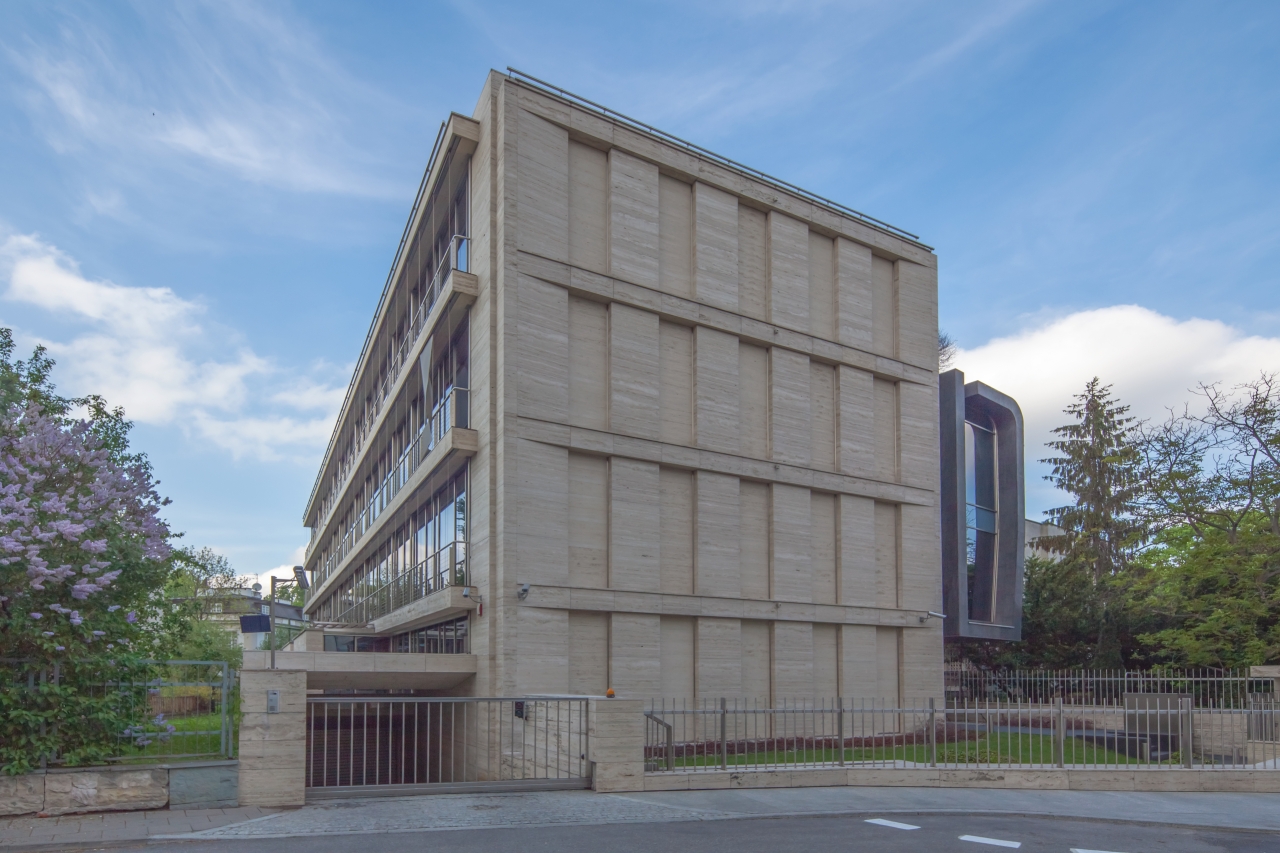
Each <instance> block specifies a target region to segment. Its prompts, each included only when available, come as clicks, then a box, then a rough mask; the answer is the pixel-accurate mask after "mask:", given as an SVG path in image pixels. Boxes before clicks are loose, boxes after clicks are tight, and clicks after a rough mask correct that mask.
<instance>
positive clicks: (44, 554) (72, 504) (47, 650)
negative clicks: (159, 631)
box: [0, 402, 172, 773]
mask: <svg viewBox="0 0 1280 853" xmlns="http://www.w3.org/2000/svg"><path fill="white" fill-rule="evenodd" d="M127 429H128V423H127V422H126V421H124V420H123V417H122V415H121V413H120V412H119V411H118V410H117V411H116V412H114V413H112V412H106V411H105V410H104V408H103V407H102V406H101V405H97V406H96V407H94V406H91V417H90V418H89V419H87V420H77V419H73V418H71V417H69V416H67V415H66V414H65V413H62V412H58V411H57V410H56V409H55V411H53V412H48V411H46V410H45V409H43V408H42V407H41V406H40V405H38V404H37V403H35V402H28V403H27V404H26V405H25V406H24V405H17V404H15V405H10V406H9V407H8V408H7V409H6V410H4V411H3V412H0V770H3V771H4V772H9V773H18V772H23V771H24V770H26V769H28V768H30V767H32V766H34V765H36V764H38V763H39V762H40V761H41V760H42V759H48V758H51V757H53V756H55V755H56V756H58V758H59V759H60V760H63V761H66V762H67V763H69V764H79V763H88V762H92V761H100V760H102V759H103V758H105V757H107V756H110V755H113V754H115V753H116V752H118V751H119V748H120V745H121V738H122V733H123V732H126V731H134V730H135V727H136V726H138V725H139V724H140V720H141V719H142V718H143V717H145V716H147V711H148V708H147V704H146V702H145V697H144V698H143V699H142V700H141V701H139V697H138V696H136V695H134V694H135V692H136V690H135V689H134V688H133V687H131V686H130V685H132V684H133V683H135V682H136V683H142V682H145V681H146V677H145V674H146V673H145V670H146V665H145V663H144V661H145V659H146V658H147V657H149V654H148V653H149V652H151V651H153V649H152V648H151V646H150V645H149V638H148V626H149V625H154V624H157V623H158V621H159V620H160V619H161V618H162V617H163V613H164V608H165V597H164V585H165V582H166V580H167V578H168V576H169V574H170V572H171V571H172V566H171V560H170V555H171V549H170V545H169V539H170V531H169V529H168V527H167V526H166V524H165V522H164V521H163V520H162V519H161V518H160V515H159V513H160V509H161V508H162V507H163V506H164V505H165V504H166V503H167V501H165V500H164V499H162V498H161V497H160V496H159V494H158V493H157V491H156V488H155V486H156V484H155V482H154V479H153V477H152V474H151V470H150V467H149V466H148V465H147V463H146V460H145V458H143V457H140V456H136V455H134V456H130V455H128V454H127V453H125V452H124V449H125V448H126V447H127V443H126V442H124V440H123V436H124V434H125V433H127Z"/></svg>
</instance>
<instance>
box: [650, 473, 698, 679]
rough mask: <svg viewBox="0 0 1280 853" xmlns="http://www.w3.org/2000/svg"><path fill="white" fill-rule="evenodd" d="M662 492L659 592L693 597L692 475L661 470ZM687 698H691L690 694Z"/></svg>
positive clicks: (659, 539)
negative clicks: (660, 582)
mask: <svg viewBox="0 0 1280 853" xmlns="http://www.w3.org/2000/svg"><path fill="white" fill-rule="evenodd" d="M658 485H659V488H660V489H661V490H662V495H661V498H662V500H661V505H660V506H659V510H658V513H659V523H660V525H661V527H662V535H661V536H659V537H658V546H659V548H660V549H661V564H662V566H661V570H662V592H665V593H668V594H672V595H692V594H693V530H694V511H693V473H692V472H690V471H684V470H681V469H678V468H663V469H661V471H660V475H659V481H658ZM684 695H686V696H692V695H693V692H692V691H690V692H689V693H687V694H684Z"/></svg>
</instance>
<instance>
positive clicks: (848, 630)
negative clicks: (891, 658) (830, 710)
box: [840, 625, 882, 708]
mask: <svg viewBox="0 0 1280 853" xmlns="http://www.w3.org/2000/svg"><path fill="white" fill-rule="evenodd" d="M878 631H879V628H877V627H876V626H875V625H841V626H840V695H842V696H848V697H849V698H851V699H854V700H858V701H861V700H864V699H880V698H882V697H881V696H880V681H879V678H878V677H877V675H876V669H877V666H878V664H877V663H876V661H877V657H876V634H877V632H878ZM854 707H855V708H857V707H860V706H859V705H857V704H855V705H854Z"/></svg>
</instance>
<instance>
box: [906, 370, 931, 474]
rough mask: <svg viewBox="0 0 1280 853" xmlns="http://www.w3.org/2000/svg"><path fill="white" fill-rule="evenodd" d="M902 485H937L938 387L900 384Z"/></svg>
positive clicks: (907, 383) (910, 383)
mask: <svg viewBox="0 0 1280 853" xmlns="http://www.w3.org/2000/svg"><path fill="white" fill-rule="evenodd" d="M898 412H899V416H900V417H901V425H900V427H899V430H900V431H899V435H900V441H901V445H902V448H901V453H900V456H901V476H902V482H904V483H906V484H908V485H911V486H918V487H920V488H922V489H936V488H937V484H938V386H937V384H936V383H930V384H928V385H917V384H915V383H914V382H899V383H898Z"/></svg>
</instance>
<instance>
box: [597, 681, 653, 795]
mask: <svg viewBox="0 0 1280 853" xmlns="http://www.w3.org/2000/svg"><path fill="white" fill-rule="evenodd" d="M588 702H589V703H590V705H589V708H588V713H589V715H590V718H591V722H590V729H589V731H590V746H589V747H588V750H589V753H588V755H587V757H588V758H589V759H590V760H591V762H592V763H593V764H594V765H595V766H594V768H593V769H592V772H591V788H592V790H595V791H643V790H644V701H643V700H640V699H590V700H588Z"/></svg>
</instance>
